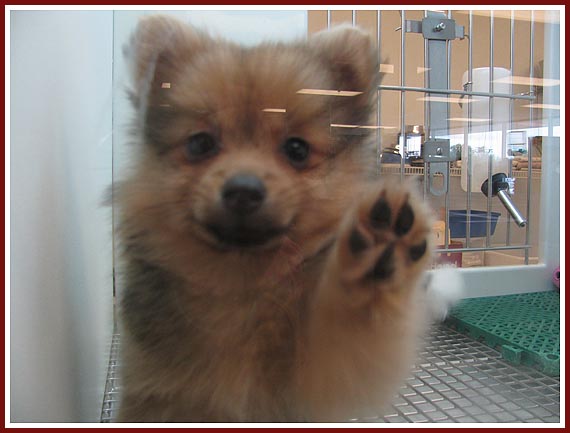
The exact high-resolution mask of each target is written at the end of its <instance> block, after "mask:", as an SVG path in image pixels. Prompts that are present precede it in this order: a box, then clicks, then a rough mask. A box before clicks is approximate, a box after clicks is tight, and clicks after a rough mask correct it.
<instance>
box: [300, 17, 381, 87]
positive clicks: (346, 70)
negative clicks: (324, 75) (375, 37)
mask: <svg viewBox="0 0 570 433" xmlns="http://www.w3.org/2000/svg"><path fill="white" fill-rule="evenodd" d="M309 45H310V46H311V47H312V48H313V49H314V52H315V54H316V56H317V57H319V58H321V59H322V60H323V61H324V62H325V63H326V65H327V67H328V69H329V70H330V71H331V73H332V76H333V80H334V85H335V86H336V89H334V90H346V91H357V92H364V93H369V92H371V91H373V90H374V91H375V90H376V89H375V87H376V85H377V83H378V81H379V78H380V77H379V73H378V68H379V62H378V52H377V49H376V47H375V46H374V43H373V41H372V38H371V36H370V35H369V34H368V33H366V32H364V31H363V30H360V29H359V28H356V27H350V26H347V25H342V26H338V27H335V28H333V29H332V30H324V31H321V32H319V33H316V34H315V35H313V36H311V37H310V38H309ZM331 90H333V89H331Z"/></svg>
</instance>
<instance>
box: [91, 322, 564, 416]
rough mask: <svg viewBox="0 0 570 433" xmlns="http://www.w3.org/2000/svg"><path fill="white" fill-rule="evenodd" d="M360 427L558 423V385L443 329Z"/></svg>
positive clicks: (114, 381)
mask: <svg viewBox="0 0 570 433" xmlns="http://www.w3.org/2000/svg"><path fill="white" fill-rule="evenodd" d="M118 349H119V336H118V335H115V336H114V337H113V345H112V348H111V360H110V363H109V373H108V377H107V384H106V391H105V398H104V402H103V410H102V414H101V422H105V423H108V422H113V420H114V417H115V415H116V409H117V396H118V394H119V392H120V387H119V385H118V378H117V367H118V361H117V355H118ZM353 421H358V422H378V423H440V422H447V423H449V422H453V423H489V422H492V423H501V422H509V423H510V422H512V423H519V422H520V423H558V422H560V379H559V378H557V377H556V378H553V377H549V376H546V375H545V374H543V373H541V372H539V371H536V370H534V369H532V368H529V367H525V366H516V367H515V366H512V365H509V364H507V363H505V362H504V361H503V360H502V359H501V355H500V354H499V352H497V351H496V350H493V349H491V348H489V347H487V346H485V345H483V344H482V343H479V342H477V341H474V340H471V339H470V338H469V337H466V336H464V335H462V334H459V333H458V332H456V331H454V330H451V329H449V328H447V327H445V326H440V327H436V328H434V329H433V330H432V332H431V334H430V336H429V337H428V338H427V340H426V345H425V348H424V349H423V350H422V351H421V353H420V361H419V362H418V363H417V364H416V366H415V367H414V368H413V369H412V372H411V375H410V377H409V378H408V380H407V382H406V384H405V385H404V386H403V387H402V388H401V389H400V390H399V392H398V395H397V396H396V397H395V399H394V403H393V406H392V409H391V410H390V411H389V412H388V414H387V415H385V416H383V417H381V416H378V417H373V418H367V419H359V420H353Z"/></svg>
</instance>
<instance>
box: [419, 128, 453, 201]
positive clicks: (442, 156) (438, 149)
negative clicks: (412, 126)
mask: <svg viewBox="0 0 570 433" xmlns="http://www.w3.org/2000/svg"><path fill="white" fill-rule="evenodd" d="M422 158H423V160H424V163H426V168H427V169H428V170H429V190H430V192H431V193H432V194H433V195H436V196H440V195H443V194H445V193H446V192H447V190H448V179H449V163H450V162H452V161H455V156H452V155H451V146H450V144H449V140H448V139H442V138H430V139H429V140H427V141H426V142H424V144H423V149H422ZM428 164H429V165H428ZM436 175H438V176H443V183H442V187H441V188H436V186H435V183H434V177H435V176H436Z"/></svg>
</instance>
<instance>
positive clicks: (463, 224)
mask: <svg viewBox="0 0 570 433" xmlns="http://www.w3.org/2000/svg"><path fill="white" fill-rule="evenodd" d="M500 215H501V214H500V213H499V212H491V235H493V234H494V233H495V228H496V227H497V221H498V220H499V216H500ZM470 226H471V232H470V236H471V237H472V238H482V237H485V236H487V212H486V211H481V210H473V209H472V210H471V224H470ZM449 230H450V232H451V237H452V238H464V237H466V236H467V211H466V210H450V211H449Z"/></svg>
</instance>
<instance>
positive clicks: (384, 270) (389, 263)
mask: <svg viewBox="0 0 570 433" xmlns="http://www.w3.org/2000/svg"><path fill="white" fill-rule="evenodd" d="M393 256H394V245H389V246H388V247H387V248H386V250H384V252H383V253H382V255H381V256H380V258H379V259H378V261H377V262H376V265H374V268H373V269H372V272H371V274H370V276H371V277H372V278H374V279H378V280H381V279H385V278H388V277H390V276H391V275H392V274H393V273H394V260H393Z"/></svg>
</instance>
